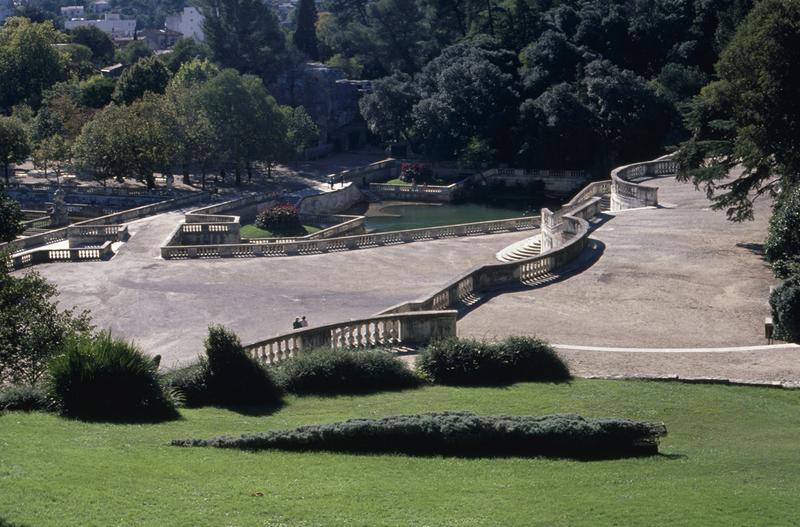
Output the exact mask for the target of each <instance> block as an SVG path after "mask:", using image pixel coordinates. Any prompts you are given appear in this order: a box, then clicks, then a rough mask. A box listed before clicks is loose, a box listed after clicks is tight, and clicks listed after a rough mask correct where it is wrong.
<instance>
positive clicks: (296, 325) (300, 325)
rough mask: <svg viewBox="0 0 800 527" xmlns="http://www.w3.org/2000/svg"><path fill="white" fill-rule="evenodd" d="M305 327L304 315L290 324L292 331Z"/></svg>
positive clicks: (306, 321)
mask: <svg viewBox="0 0 800 527" xmlns="http://www.w3.org/2000/svg"><path fill="white" fill-rule="evenodd" d="M307 327H308V320H306V316H305V315H303V316H302V317H295V319H294V322H292V329H300V328H307Z"/></svg>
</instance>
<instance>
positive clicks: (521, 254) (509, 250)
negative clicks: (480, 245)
mask: <svg viewBox="0 0 800 527" xmlns="http://www.w3.org/2000/svg"><path fill="white" fill-rule="evenodd" d="M541 252H542V238H541V235H540V234H537V235H535V236H531V237H530V238H525V239H524V240H522V241H519V242H517V243H514V244H511V245H509V246H508V247H506V248H505V249H503V250H501V251H499V252H498V253H497V254H495V258H497V259H498V260H499V261H501V262H516V261H518V260H524V259H525V258H530V257H532V256H538V255H539V254H540V253H541Z"/></svg>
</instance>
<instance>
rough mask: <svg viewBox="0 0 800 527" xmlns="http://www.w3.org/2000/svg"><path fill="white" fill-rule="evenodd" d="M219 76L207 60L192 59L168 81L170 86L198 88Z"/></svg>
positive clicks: (213, 65) (212, 64)
mask: <svg viewBox="0 0 800 527" xmlns="http://www.w3.org/2000/svg"><path fill="white" fill-rule="evenodd" d="M217 74H219V68H218V67H217V66H216V65H215V64H214V63H213V62H211V61H209V60H208V59H193V60H190V61H189V62H187V63H186V64H183V65H182V66H181V67H180V68H179V69H178V71H177V72H176V73H175V75H174V76H173V77H172V80H171V81H170V84H171V85H178V86H185V87H189V86H199V85H201V84H202V83H204V82H206V81H207V80H209V79H210V78H212V77H214V76H216V75H217Z"/></svg>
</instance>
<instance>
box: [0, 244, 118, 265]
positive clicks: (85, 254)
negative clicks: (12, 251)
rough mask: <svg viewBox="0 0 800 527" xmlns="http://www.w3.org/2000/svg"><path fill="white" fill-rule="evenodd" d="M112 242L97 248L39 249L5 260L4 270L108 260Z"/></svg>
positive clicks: (111, 251) (112, 253)
mask: <svg viewBox="0 0 800 527" xmlns="http://www.w3.org/2000/svg"><path fill="white" fill-rule="evenodd" d="M111 243H112V242H110V241H109V242H105V243H103V245H101V246H99V247H69V248H64V249H39V250H36V251H30V252H27V253H25V254H22V255H18V256H13V257H11V258H8V259H7V260H6V268H7V269H8V270H9V271H15V270H17V269H22V268H24V267H30V266H32V265H37V264H43V263H52V262H87V261H101V260H108V259H109V258H111V257H112V256H113V255H114V251H113V249H112V248H111Z"/></svg>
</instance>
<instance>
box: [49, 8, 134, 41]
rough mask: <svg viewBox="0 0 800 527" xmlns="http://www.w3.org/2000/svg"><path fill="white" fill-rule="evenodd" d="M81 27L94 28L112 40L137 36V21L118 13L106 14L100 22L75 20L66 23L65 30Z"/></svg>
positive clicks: (82, 19) (84, 19)
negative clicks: (106, 34)
mask: <svg viewBox="0 0 800 527" xmlns="http://www.w3.org/2000/svg"><path fill="white" fill-rule="evenodd" d="M81 26H94V27H96V28H98V29H100V30H101V31H103V32H104V33H108V34H109V35H110V36H111V38H112V39H118V38H119V39H132V38H134V36H135V35H136V20H134V19H127V18H122V17H121V16H120V15H118V14H116V13H106V14H104V15H103V18H102V19H100V20H92V19H86V18H73V19H71V20H66V21H65V22H64V29H67V30H69V29H75V28H76V27H81Z"/></svg>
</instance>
